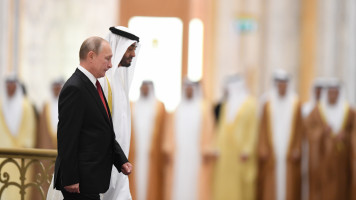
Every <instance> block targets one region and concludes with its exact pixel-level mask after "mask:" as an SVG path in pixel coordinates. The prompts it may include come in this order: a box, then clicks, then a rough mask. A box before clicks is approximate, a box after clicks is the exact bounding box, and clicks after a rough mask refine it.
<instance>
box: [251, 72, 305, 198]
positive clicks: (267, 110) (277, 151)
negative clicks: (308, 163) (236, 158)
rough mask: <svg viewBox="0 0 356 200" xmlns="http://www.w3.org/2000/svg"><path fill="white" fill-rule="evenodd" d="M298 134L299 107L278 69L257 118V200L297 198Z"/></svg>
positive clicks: (300, 134)
mask: <svg viewBox="0 0 356 200" xmlns="http://www.w3.org/2000/svg"><path fill="white" fill-rule="evenodd" d="M302 134H303V123H302V115H301V104H300V102H299V100H298V97H297V96H296V95H295V94H294V93H293V91H292V89H291V83H290V77H289V75H288V74H287V73H286V72H285V71H283V70H278V71H276V72H275V73H274V85H273V88H272V91H271V93H270V94H269V96H268V97H267V101H266V103H265V104H264V107H263V110H262V115H261V122H260V129H259V139H258V157H259V169H258V180H257V184H258V191H257V196H258V197H257V198H258V199H261V200H300V199H301V169H300V157H301V155H300V154H301V138H302Z"/></svg>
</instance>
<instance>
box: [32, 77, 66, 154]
mask: <svg viewBox="0 0 356 200" xmlns="http://www.w3.org/2000/svg"><path fill="white" fill-rule="evenodd" d="M63 84H64V80H63V79H58V80H55V81H53V82H52V84H51V94H50V98H49V99H48V100H47V101H46V102H45V104H44V106H43V109H42V113H41V115H40V121H39V132H38V136H37V145H36V147H37V148H44V149H56V148H57V124H58V97H59V93H60V92H61V89H62V87H63Z"/></svg>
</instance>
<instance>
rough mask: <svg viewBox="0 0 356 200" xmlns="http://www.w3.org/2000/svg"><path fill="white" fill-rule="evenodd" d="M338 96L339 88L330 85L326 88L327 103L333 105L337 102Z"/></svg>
mask: <svg viewBox="0 0 356 200" xmlns="http://www.w3.org/2000/svg"><path fill="white" fill-rule="evenodd" d="M338 97H339V88H337V87H332V88H329V89H328V102H329V104H331V105H333V104H335V103H336V102H337V99H338Z"/></svg>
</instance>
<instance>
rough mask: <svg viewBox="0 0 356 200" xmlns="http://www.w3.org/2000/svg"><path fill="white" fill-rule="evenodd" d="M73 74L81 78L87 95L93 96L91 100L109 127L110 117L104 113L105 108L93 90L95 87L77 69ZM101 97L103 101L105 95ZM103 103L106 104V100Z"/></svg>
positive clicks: (95, 90)
mask: <svg viewBox="0 0 356 200" xmlns="http://www.w3.org/2000/svg"><path fill="white" fill-rule="evenodd" d="M75 74H76V75H78V76H79V77H80V78H81V80H82V81H83V82H84V83H85V84H84V85H85V87H86V88H87V89H88V91H89V93H90V94H91V95H92V96H93V99H94V100H95V102H96V104H97V106H98V107H99V110H100V113H101V114H102V115H103V117H104V118H105V121H106V122H108V123H109V124H110V125H111V124H112V123H111V116H110V117H108V114H107V113H106V110H105V107H104V105H103V103H102V101H101V99H100V96H99V93H98V91H97V89H96V88H95V86H94V85H93V83H92V82H91V81H90V80H89V78H88V77H87V76H85V74H84V73H83V72H81V71H80V70H79V69H76V71H75ZM103 96H104V99H105V95H103ZM105 103H106V99H105ZM106 104H107V103H106ZM107 108H108V107H107ZM109 113H110V112H109ZM109 115H110V114H109Z"/></svg>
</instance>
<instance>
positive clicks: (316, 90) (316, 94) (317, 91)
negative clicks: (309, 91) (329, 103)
mask: <svg viewBox="0 0 356 200" xmlns="http://www.w3.org/2000/svg"><path fill="white" fill-rule="evenodd" d="M322 89H323V88H322V87H316V88H315V90H314V93H315V99H316V101H319V100H320V97H321V90H322Z"/></svg>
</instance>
